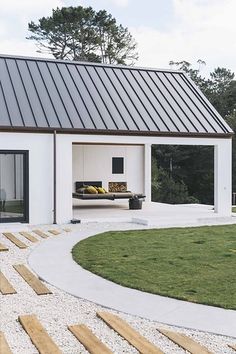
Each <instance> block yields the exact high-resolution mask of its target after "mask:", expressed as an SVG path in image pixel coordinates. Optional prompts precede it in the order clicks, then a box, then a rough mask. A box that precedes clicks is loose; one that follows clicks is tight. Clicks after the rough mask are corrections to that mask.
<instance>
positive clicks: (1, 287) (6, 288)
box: [0, 271, 16, 295]
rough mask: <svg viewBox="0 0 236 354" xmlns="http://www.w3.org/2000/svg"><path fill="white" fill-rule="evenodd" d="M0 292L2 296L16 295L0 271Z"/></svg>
mask: <svg viewBox="0 0 236 354" xmlns="http://www.w3.org/2000/svg"><path fill="white" fill-rule="evenodd" d="M0 291H1V293H2V294H3V295H9V294H16V291H15V289H14V288H13V286H12V285H11V284H10V283H9V281H8V280H7V278H6V277H5V275H3V273H2V272H1V271H0Z"/></svg>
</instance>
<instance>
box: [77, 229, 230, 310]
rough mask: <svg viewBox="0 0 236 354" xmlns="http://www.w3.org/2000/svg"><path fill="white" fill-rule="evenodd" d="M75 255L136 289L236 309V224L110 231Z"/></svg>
mask: <svg viewBox="0 0 236 354" xmlns="http://www.w3.org/2000/svg"><path fill="white" fill-rule="evenodd" d="M72 256H73V259H74V260H75V261H76V262H77V263H79V264H80V265H81V266H82V267H84V268H85V269H87V270H89V271H91V272H93V273H95V274H98V275H100V276H102V277H104V278H106V279H109V280H112V281H114V282H115V283H118V284H121V285H124V286H127V287H130V288H135V289H139V290H143V291H146V292H150V293H154V294H160V295H164V296H169V297H173V298H177V299H182V300H187V301H191V302H197V303H202V304H208V305H213V306H219V307H223V308H226V309H236V272H235V269H236V225H227V226H209V227H198V228H175V229H158V230H157V229H153V230H139V231H136V230H135V231H119V232H106V233H103V234H99V235H96V236H93V237H90V238H88V239H85V240H83V241H81V242H79V243H77V244H76V245H75V246H74V248H73V250H72Z"/></svg>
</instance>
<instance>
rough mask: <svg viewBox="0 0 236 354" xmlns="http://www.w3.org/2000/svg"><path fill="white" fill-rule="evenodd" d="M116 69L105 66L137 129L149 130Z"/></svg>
mask: <svg viewBox="0 0 236 354" xmlns="http://www.w3.org/2000/svg"><path fill="white" fill-rule="evenodd" d="M116 70H117V69H113V68H105V72H106V73H107V75H108V76H109V78H110V80H111V81H112V82H113V84H114V86H115V87H116V90H117V92H118V94H119V96H120V97H121V99H122V102H123V103H124V105H125V107H126V109H127V111H128V112H129V115H130V117H131V119H132V120H133V122H134V123H135V125H136V127H137V130H141V131H146V130H148V129H147V126H146V125H145V123H144V122H143V120H142V118H141V116H140V114H139V112H138V110H137V107H135V106H134V104H133V102H132V100H131V99H130V97H129V95H128V94H127V92H126V91H125V89H124V87H123V86H122V83H121V82H120V80H119V78H118V77H117V75H116V73H115V71H116ZM118 70H119V69H118Z"/></svg>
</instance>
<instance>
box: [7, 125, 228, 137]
mask: <svg viewBox="0 0 236 354" xmlns="http://www.w3.org/2000/svg"><path fill="white" fill-rule="evenodd" d="M0 132H7V133H44V134H47V133H48V134H53V133H54V132H56V133H57V134H81V135H82V134H83V135H119V136H120V135H124V136H154V137H183V138H223V139H229V138H232V137H233V136H234V133H233V132H232V133H181V132H152V131H134V130H133V131H131V130H129V131H127V130H102V129H74V128H68V129H66V128H30V127H12V128H10V127H8V126H7V127H4V126H0Z"/></svg>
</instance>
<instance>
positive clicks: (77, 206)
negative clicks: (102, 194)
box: [73, 200, 236, 227]
mask: <svg viewBox="0 0 236 354" xmlns="http://www.w3.org/2000/svg"><path fill="white" fill-rule="evenodd" d="M73 217H74V218H75V219H79V220H80V221H81V222H82V223H84V222H134V223H138V224H141V225H147V226H153V227H175V226H183V227H185V226H201V225H221V224H236V214H234V213H232V216H231V217H224V216H222V215H219V214H217V213H215V212H214V209H213V206H212V205H202V204H178V205H173V204H164V203H154V202H143V208H142V209H141V210H129V207H128V201H126V202H124V201H119V200H115V201H106V200H102V201H99V200H93V201H85V200H83V201H74V206H73Z"/></svg>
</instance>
